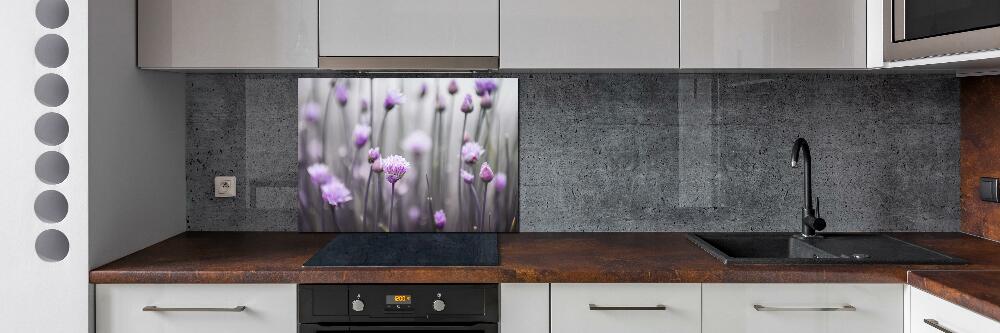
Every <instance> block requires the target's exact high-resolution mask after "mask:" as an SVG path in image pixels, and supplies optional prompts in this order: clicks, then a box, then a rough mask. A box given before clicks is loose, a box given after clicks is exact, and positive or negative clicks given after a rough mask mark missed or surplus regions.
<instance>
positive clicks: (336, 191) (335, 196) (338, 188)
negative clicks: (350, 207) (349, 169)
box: [320, 178, 353, 207]
mask: <svg viewBox="0 0 1000 333" xmlns="http://www.w3.org/2000/svg"><path fill="white" fill-rule="evenodd" d="M320 191H321V192H323V200H324V201H326V203H328V204H330V205H331V206H334V207H339V206H340V205H342V204H344V203H347V202H348V201H351V199H353V198H352V197H351V190H349V189H347V186H344V183H342V182H340V180H339V179H337V178H333V179H331V180H330V182H329V183H326V185H323V186H322V187H320Z"/></svg>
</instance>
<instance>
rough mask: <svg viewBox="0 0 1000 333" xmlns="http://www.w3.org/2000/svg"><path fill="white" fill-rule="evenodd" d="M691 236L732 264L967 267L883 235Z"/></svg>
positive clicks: (952, 259) (749, 234) (713, 254)
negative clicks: (958, 265)
mask: <svg viewBox="0 0 1000 333" xmlns="http://www.w3.org/2000/svg"><path fill="white" fill-rule="evenodd" d="M796 235H797V234H793V233H691V234H688V239H690V240H691V241H692V242H694V243H695V244H696V245H698V246H699V247H701V248H702V249H704V250H705V251H707V252H708V253H709V254H711V255H712V256H714V257H716V258H718V259H719V260H722V263H724V264H727V265H730V264H737V265H739V264H800V265H814V264H815V265H822V264H965V263H966V261H965V260H962V259H959V258H955V257H952V256H949V255H946V254H943V253H940V252H936V251H932V250H929V249H926V248H923V247H920V246H917V245H914V244H911V243H907V242H904V241H902V240H899V239H896V238H893V237H890V236H886V235H882V234H857V233H843V234H824V235H822V237H817V238H800V237H796Z"/></svg>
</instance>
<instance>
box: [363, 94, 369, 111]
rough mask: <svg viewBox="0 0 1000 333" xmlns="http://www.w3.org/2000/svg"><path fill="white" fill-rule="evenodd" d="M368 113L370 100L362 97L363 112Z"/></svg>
mask: <svg viewBox="0 0 1000 333" xmlns="http://www.w3.org/2000/svg"><path fill="white" fill-rule="evenodd" d="M366 111H368V99H367V98H364V97H362V98H361V112H366Z"/></svg>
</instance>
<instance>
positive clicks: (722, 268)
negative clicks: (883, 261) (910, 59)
mask: <svg viewBox="0 0 1000 333" xmlns="http://www.w3.org/2000/svg"><path fill="white" fill-rule="evenodd" d="M892 235H893V236H895V237H897V238H900V239H903V240H906V241H909V242H913V243H915V244H918V245H922V246H925V247H928V248H931V249H934V250H937V251H941V252H944V253H946V254H949V255H952V256H956V257H960V258H963V259H966V260H968V261H969V262H970V264H968V265H938V266H936V265H812V266H809V265H748V266H726V265H723V264H722V263H721V262H720V261H719V260H717V259H715V258H713V257H712V256H711V255H709V254H708V253H706V252H705V251H702V250H701V249H700V248H698V247H696V246H695V245H694V244H692V243H691V242H690V241H688V240H687V239H686V238H685V236H684V234H683V233H519V234H501V235H500V266H495V267H302V263H304V262H305V261H306V260H307V259H309V258H310V257H311V256H312V255H313V254H314V253H315V252H316V251H318V250H319V249H320V248H322V247H323V245H325V244H326V243H327V242H328V241H329V240H331V239H332V238H333V237H336V235H335V234H322V233H281V232H186V233H183V234H180V235H178V236H175V237H172V238H170V239H167V240H165V241H163V242H160V243H158V244H155V245H153V246H150V247H148V248H146V249H143V250H141V251H138V252H136V253H134V254H131V255H129V256H126V257H124V258H122V259H119V260H117V261H114V262H112V263H109V264H107V265H105V266H103V267H100V268H97V269H95V270H94V271H92V272H91V273H90V282H91V283H98V284H100V283H500V282H690V283H712V282H782V283H806V282H817V283H818V282H856V283H860V282H876V283H904V282H906V278H907V276H906V273H907V271H910V270H1000V244H998V243H996V242H992V241H989V240H985V239H981V238H977V237H972V236H969V235H965V234H961V233H895V234H892Z"/></svg>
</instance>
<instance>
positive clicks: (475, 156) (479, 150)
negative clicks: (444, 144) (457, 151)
mask: <svg viewBox="0 0 1000 333" xmlns="http://www.w3.org/2000/svg"><path fill="white" fill-rule="evenodd" d="M484 152H486V151H485V150H483V146H480V145H479V143H476V142H471V141H470V142H466V143H465V144H464V145H462V161H463V162H465V163H466V164H473V163H476V161H478V160H479V156H481V155H482V154H483V153H484Z"/></svg>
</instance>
